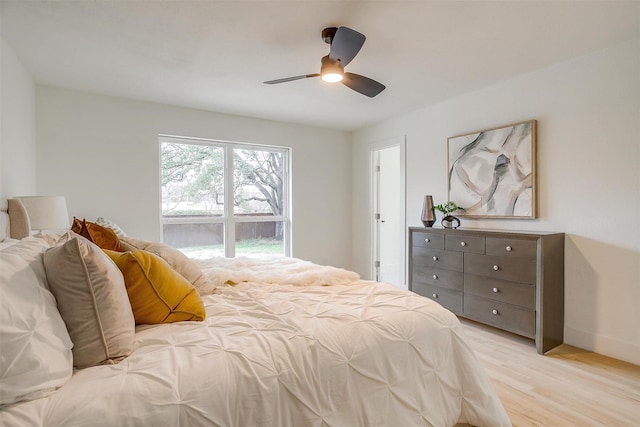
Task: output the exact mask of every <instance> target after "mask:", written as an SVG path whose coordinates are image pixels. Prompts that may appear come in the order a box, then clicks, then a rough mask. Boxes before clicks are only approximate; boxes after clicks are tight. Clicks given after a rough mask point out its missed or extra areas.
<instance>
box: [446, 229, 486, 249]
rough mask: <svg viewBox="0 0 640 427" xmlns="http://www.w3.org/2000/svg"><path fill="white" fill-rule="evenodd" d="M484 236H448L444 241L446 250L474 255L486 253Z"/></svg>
mask: <svg viewBox="0 0 640 427" xmlns="http://www.w3.org/2000/svg"><path fill="white" fill-rule="evenodd" d="M484 240H485V238H484V237H483V236H470V235H464V234H457V233H452V234H447V235H446V237H445V239H444V248H445V249H446V250H448V251H456V252H468V253H474V254H483V253H484V245H485V243H484Z"/></svg>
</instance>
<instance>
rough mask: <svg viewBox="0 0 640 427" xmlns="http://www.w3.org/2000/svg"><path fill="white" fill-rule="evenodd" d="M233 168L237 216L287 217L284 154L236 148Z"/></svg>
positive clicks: (234, 200) (235, 211)
mask: <svg viewBox="0 0 640 427" xmlns="http://www.w3.org/2000/svg"><path fill="white" fill-rule="evenodd" d="M233 168H234V171H233V178H234V183H233V204H234V207H233V210H234V213H235V214H236V215H238V216H242V215H247V214H262V215H275V216H281V215H284V205H283V203H284V155H283V153H281V152H272V151H266V150H256V149H238V148H236V149H234V150H233Z"/></svg>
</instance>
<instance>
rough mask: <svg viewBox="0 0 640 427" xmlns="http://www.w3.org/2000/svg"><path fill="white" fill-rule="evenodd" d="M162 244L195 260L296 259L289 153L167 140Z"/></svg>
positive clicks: (163, 163) (163, 142)
mask: <svg viewBox="0 0 640 427" xmlns="http://www.w3.org/2000/svg"><path fill="white" fill-rule="evenodd" d="M160 158H161V175H162V176H161V184H160V185H161V193H162V218H161V223H162V236H163V241H164V242H165V243H167V244H169V245H171V246H174V247H176V248H178V249H180V250H181V251H182V252H184V253H185V254H186V255H187V256H189V257H191V258H209V257H212V256H227V257H233V256H263V255H289V254H290V244H289V241H290V237H289V235H290V233H289V224H290V216H289V215H290V214H289V179H288V169H289V150H288V149H286V148H279V147H269V146H262V145H250V144H240V143H229V142H221V141H208V140H199V139H188V138H177V137H160Z"/></svg>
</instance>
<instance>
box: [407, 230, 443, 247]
mask: <svg viewBox="0 0 640 427" xmlns="http://www.w3.org/2000/svg"><path fill="white" fill-rule="evenodd" d="M413 246H419V247H421V248H431V249H444V234H438V233H429V232H415V233H413Z"/></svg>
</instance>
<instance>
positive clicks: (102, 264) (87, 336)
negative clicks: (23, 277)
mask: <svg viewBox="0 0 640 427" xmlns="http://www.w3.org/2000/svg"><path fill="white" fill-rule="evenodd" d="M44 266H45V271H46V275H47V281H48V282H49V288H50V289H51V292H52V293H53V295H54V296H55V297H56V302H57V305H58V310H59V311H60V314H61V315H62V318H63V319H64V322H65V323H66V325H67V330H68V331H69V336H70V337H71V341H73V349H72V351H73V365H74V366H75V367H77V368H86V367H89V366H95V365H101V364H108V363H117V362H118V361H120V360H122V359H123V358H125V357H127V356H128V355H129V354H130V353H131V351H132V350H133V341H134V335H135V321H134V318H133V312H132V310H131V305H130V304H129V297H128V296H127V290H126V288H125V285H124V278H123V276H122V273H121V272H120V270H119V269H118V267H116V265H115V264H114V262H113V261H111V259H110V258H109V257H108V256H107V255H106V254H105V253H104V252H103V251H102V249H100V248H99V247H98V246H96V245H95V244H93V243H91V242H90V241H88V240H87V239H85V238H83V237H79V236H78V237H74V238H73V239H71V240H69V241H67V242H65V243H62V244H60V245H58V246H54V247H52V248H49V249H47V251H46V252H45V253H44Z"/></svg>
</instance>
